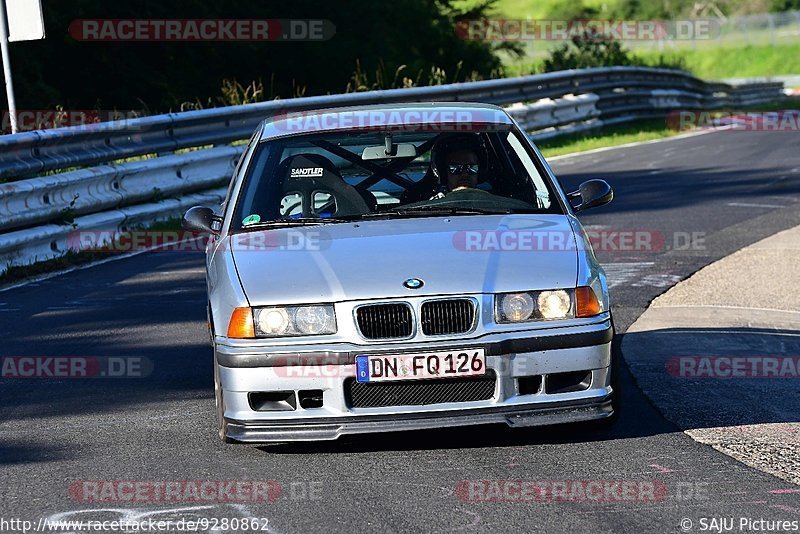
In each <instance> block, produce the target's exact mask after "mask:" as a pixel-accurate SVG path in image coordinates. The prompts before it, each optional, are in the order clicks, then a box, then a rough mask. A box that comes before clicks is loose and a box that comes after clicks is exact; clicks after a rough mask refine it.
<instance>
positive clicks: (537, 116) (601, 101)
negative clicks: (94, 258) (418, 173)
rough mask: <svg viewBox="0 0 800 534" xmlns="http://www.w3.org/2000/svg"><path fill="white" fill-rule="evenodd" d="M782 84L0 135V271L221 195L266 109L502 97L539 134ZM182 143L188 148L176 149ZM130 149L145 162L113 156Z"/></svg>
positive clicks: (586, 81)
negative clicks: (84, 236)
mask: <svg viewBox="0 0 800 534" xmlns="http://www.w3.org/2000/svg"><path fill="white" fill-rule="evenodd" d="M782 90H783V83H781V82H770V81H758V82H756V83H746V84H740V85H728V84H724V83H708V82H705V81H703V80H701V79H699V78H696V77H694V76H691V75H689V74H687V73H684V72H679V71H674V70H665V69H653V68H638V67H607V68H597V69H584V70H573V71H560V72H553V73H547V74H541V75H535V76H526V77H520V78H507V79H500V80H487V81H480V82H471V83H458V84H449V85H439V86H431V87H415V88H410V89H392V90H387V91H371V92H363V93H349V94H342V95H328V96H317V97H306V98H297V99H291V100H276V101H270V102H263V103H258V104H250V105H245V106H234V107H226V108H215V109H209V110H200V111H191V112H185V113H171V114H166V115H158V116H153V117H144V118H140V119H133V120H126V121H120V122H108V123H100V124H95V125H90V126H82V127H72V128H59V129H53V130H42V131H35V132H27V133H22V134H17V135H7V136H2V137H0V271H2V269H3V268H4V266H5V265H22V264H28V263H32V262H34V261H40V260H43V259H49V258H53V257H57V256H59V255H61V254H64V253H65V252H66V251H67V250H70V249H75V248H76V246H75V242H74V240H70V239H68V236H69V235H70V234H72V233H73V232H75V231H79V230H104V231H125V230H127V229H128V228H132V227H134V226H136V225H144V224H147V223H149V222H153V221H157V220H163V219H166V218H170V217H174V216H179V215H180V214H181V212H182V211H183V210H185V209H186V208H188V207H190V206H191V205H193V204H196V203H202V202H205V203H219V202H221V200H222V197H223V195H224V188H222V186H224V185H225V183H226V182H227V181H228V180H229V178H230V176H231V173H232V171H233V167H234V165H235V163H236V160H237V159H238V157H239V156H240V154H241V152H242V150H243V146H242V145H239V146H229V144H230V143H233V142H235V141H241V140H244V139H247V138H248V137H249V136H250V135H251V133H252V132H253V130H254V129H255V128H256V126H257V125H258V123H259V122H260V121H262V120H264V119H265V118H267V117H269V116H271V115H275V114H278V113H286V112H296V111H304V110H310V109H319V108H327V107H343V106H362V105H369V104H380V103H402V102H423V101H440V102H446V101H454V102H458V101H462V102H465V101H471V102H486V103H493V104H499V105H510V107H509V108H508V110H509V112H510V113H511V114H512V115H513V116H514V117H515V118H516V119H517V120H518V121H519V122H520V124H521V125H522V126H523V127H525V128H526V129H527V130H529V131H532V136H533V137H534V138H535V139H541V138H546V137H552V136H554V135H560V134H563V133H568V132H574V131H580V130H582V129H586V128H592V127H597V126H600V125H603V124H607V123H617V122H622V121H625V120H632V119H636V118H641V117H655V116H663V115H664V114H666V113H667V112H668V111H670V110H675V109H708V108H721V107H726V106H729V107H737V106H745V105H752V104H756V103H759V102H763V101H768V100H773V99H775V98H779V97H780V96H782ZM182 149H196V150H191V151H187V152H182V153H181V152H176V151H181V150H182ZM142 156H147V157H148V158H147V159H139V160H135V161H124V160H125V159H127V158H134V157H142ZM151 156H155V157H151ZM76 167H78V168H77V169H74V168H76ZM56 171H61V172H58V173H55V172H56ZM54 173H55V174H54ZM2 181H5V182H6V183H1V182H2ZM169 197H174V198H169ZM164 198H168V200H162V199H164Z"/></svg>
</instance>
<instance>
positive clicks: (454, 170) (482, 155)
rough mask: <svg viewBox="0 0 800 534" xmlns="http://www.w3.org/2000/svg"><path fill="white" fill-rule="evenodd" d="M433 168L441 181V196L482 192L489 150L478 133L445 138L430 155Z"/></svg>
mask: <svg viewBox="0 0 800 534" xmlns="http://www.w3.org/2000/svg"><path fill="white" fill-rule="evenodd" d="M431 163H432V165H431V167H432V170H433V173H434V175H435V176H436V178H437V179H438V181H439V191H440V195H439V196H443V195H444V194H451V193H454V192H457V191H465V190H469V191H475V192H477V191H481V192H484V191H483V190H481V189H478V188H477V187H478V183H480V182H483V181H485V180H486V176H485V172H486V168H487V156H486V148H485V147H484V145H483V142H482V141H481V138H480V136H479V135H478V134H457V135H453V136H450V137H447V138H445V139H442V140H441V141H439V142H438V143H436V146H434V147H433V150H432V152H431Z"/></svg>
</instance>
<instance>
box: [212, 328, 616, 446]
mask: <svg viewBox="0 0 800 534" xmlns="http://www.w3.org/2000/svg"><path fill="white" fill-rule="evenodd" d="M612 336H613V332H612V327H611V321H610V317H608V316H606V317H604V318H602V320H601V321H600V322H597V323H595V324H591V325H581V326H577V327H567V328H555V329H545V330H540V331H524V332H514V333H503V334H491V335H488V336H482V337H481V338H479V339H462V340H448V341H440V342H436V343H424V344H412V343H409V344H403V345H397V344H394V345H370V346H355V345H352V346H351V345H346V344H336V345H332V346H326V347H325V348H324V350H323V349H322V348H321V347H320V348H317V349H316V350H303V351H301V352H295V353H288V352H287V351H286V349H285V348H283V349H281V350H277V349H276V350H264V349H263V348H262V349H259V350H258V351H248V350H247V349H244V348H242V347H230V346H226V345H224V344H220V343H217V344H216V347H215V348H216V360H217V365H218V372H219V378H220V383H221V387H222V391H223V399H224V400H223V413H224V417H225V420H226V421H227V436H228V437H229V438H231V439H234V440H237V441H242V442H268V441H306V440H331V439H336V438H338V437H339V436H341V435H344V434H356V433H365V432H387V431H397V430H415V429H425V428H441V427H447V426H464V425H478V424H489V423H506V424H507V425H509V426H511V427H523V426H536V425H550V424H560V423H569V422H576V421H586V420H592V419H603V418H606V417H609V416H611V415H612V413H613V411H612V407H611V398H612V389H611V385H610V384H611V381H610V373H609V372H610V366H611V339H612ZM477 347H480V348H483V349H484V350H485V353H486V364H487V368H488V369H491V370H492V371H494V373H495V375H496V382H495V385H494V394H493V395H492V396H491V398H488V399H485V400H469V401H459V402H442V403H437V404H423V405H398V406H383V407H369V408H367V407H359V408H357V407H353V406H351V405H350V404H351V403H350V401H349V400H348V395H347V393H346V391H345V390H346V388H347V387H348V386H347V384H348V380H349V381H350V382H352V380H353V378H354V377H355V364H354V362H355V357H356V356H357V355H360V354H381V353H385V354H397V353H399V352H420V351H443V350H461V349H469V348H477ZM581 375H585V378H584V379H582V380H581V382H580V384H577V385H576V386H575V387H572V388H570V387H567V388H561V389H560V390H558V391H553V390H552V389H551V388H550V387H549V384H550V382H551V380H552V382H553V383H555V382H556V377H565V376H578V377H580V376H581ZM531 377H533V378H536V377H539V378H537V380H540V386H539V388H538V389H537V390H536V391H531V390H530V388H527V389H526V388H525V387H523V386H522V381H521V380H520V379H530V378H531ZM551 377H553V378H552V379H551ZM561 382H563V380H561ZM562 385H563V384H562ZM308 391H316V392H320V393H321V400H322V402H321V405H320V406H318V407H311V408H304V407H303V406H302V402H298V396H300V398H302V395H303V394H304V392H308ZM264 392H267V393H269V392H282V394H283V393H285V394H286V395H289V396H290V397H291V399H293V402H280V403H267V404H268V408H267V409H264V408H263V406H262V407H257V406H254V404H253V402H252V397H251V394H261V393H264ZM287 398H288V397H287Z"/></svg>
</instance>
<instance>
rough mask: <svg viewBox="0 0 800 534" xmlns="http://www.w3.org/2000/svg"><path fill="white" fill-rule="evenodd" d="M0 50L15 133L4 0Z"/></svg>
mask: <svg viewBox="0 0 800 534" xmlns="http://www.w3.org/2000/svg"><path fill="white" fill-rule="evenodd" d="M0 52H2V56H3V73H4V74H5V79H6V96H7V97H8V114H9V116H10V118H11V133H17V132H18V131H19V128H18V127H17V103H16V101H15V99H14V85H13V83H12V81H11V55H10V54H9V53H8V20H7V19H6V0H0Z"/></svg>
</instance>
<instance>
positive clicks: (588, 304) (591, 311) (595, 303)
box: [575, 287, 600, 317]
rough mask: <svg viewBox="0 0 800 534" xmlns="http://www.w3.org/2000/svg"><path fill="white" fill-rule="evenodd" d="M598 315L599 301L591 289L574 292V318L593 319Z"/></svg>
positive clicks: (580, 289)
mask: <svg viewBox="0 0 800 534" xmlns="http://www.w3.org/2000/svg"><path fill="white" fill-rule="evenodd" d="M599 314H600V301H599V300H597V295H595V294H594V290H593V289H592V288H591V287H579V288H577V289H576V290H575V317H594V316H595V315H599Z"/></svg>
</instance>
